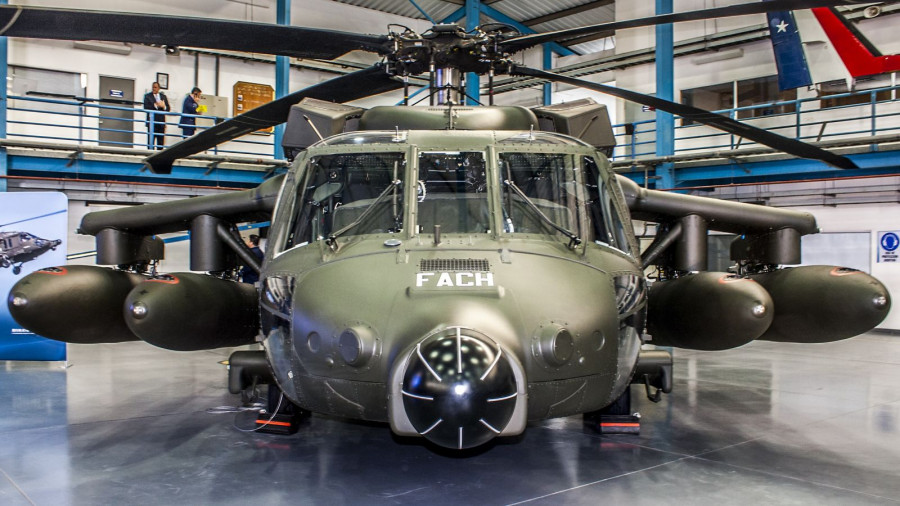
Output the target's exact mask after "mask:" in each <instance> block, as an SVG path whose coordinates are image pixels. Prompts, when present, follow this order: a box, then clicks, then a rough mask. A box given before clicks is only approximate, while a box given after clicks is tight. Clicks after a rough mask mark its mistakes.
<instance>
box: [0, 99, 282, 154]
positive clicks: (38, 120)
mask: <svg viewBox="0 0 900 506" xmlns="http://www.w3.org/2000/svg"><path fill="white" fill-rule="evenodd" d="M132 104H134V105H132ZM7 111H8V112H7V120H6V121H7V137H8V138H10V139H13V138H16V139H36V140H53V141H57V142H59V141H62V142H71V143H73V144H78V145H94V146H116V147H124V148H138V149H141V148H143V149H153V147H154V146H153V138H152V136H153V135H154V134H153V133H152V132H150V130H151V127H150V115H151V114H153V115H163V114H164V117H165V122H164V124H165V126H166V129H165V133H164V134H163V135H164V139H165V145H166V146H169V145H171V144H174V143H176V142H178V141H180V140H182V139H185V138H187V137H188V136H187V135H184V134H183V133H182V130H181V125H180V123H181V119H182V118H195V122H196V123H197V125H195V126H194V128H195V133H196V132H200V131H202V130H205V129H207V128H210V127H211V126H213V125H214V124H216V123H219V122H221V121H223V120H224V119H227V118H217V117H214V116H207V115H196V114H182V113H179V112H175V111H171V112H165V113H159V112H156V111H154V112H150V111H148V110H146V109H144V108H143V107H142V104H140V103H132V102H127V101H118V104H117V105H111V104H109V103H104V102H102V101H99V100H96V99H89V98H81V97H76V98H71V99H69V98H66V99H59V98H43V97H35V96H13V95H11V96H9V106H8V108H7ZM111 123H112V124H111ZM189 126H190V125H189ZM273 137H274V136H272V135H270V134H267V133H266V134H262V135H260V136H256V135H253V136H245V137H243V138H241V139H236V140H233V141H230V142H227V143H225V144H222V145H220V146H217V147H215V148H213V149H211V150H210V151H209V153H212V154H239V155H252V156H257V157H258V156H263V157H270V158H272V157H274V152H275V151H274V148H273Z"/></svg>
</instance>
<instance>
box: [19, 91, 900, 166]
mask: <svg viewBox="0 0 900 506" xmlns="http://www.w3.org/2000/svg"><path fill="white" fill-rule="evenodd" d="M898 90H900V86H895V87H886V88H877V89H872V90H865V91H859V92H852V93H842V94H839V95H828V96H825V97H811V98H803V99H798V100H791V101H784V102H771V103H766V104H757V105H752V106H747V107H738V108H735V109H723V110H720V111H715V112H717V113H719V114H723V115H725V116H728V117H730V118H732V119H738V120H740V121H743V122H746V123H748V124H750V125H753V126H756V127H760V128H764V129H766V130H769V131H772V132H775V133H779V134H781V135H784V136H786V137H791V138H794V139H798V140H802V141H820V140H826V139H835V138H853V137H856V138H859V137H865V136H875V135H880V134H886V133H900V100H897V94H898ZM879 94H882V99H880V100H879ZM884 94H887V95H888V96H889V97H890V98H888V99H884V97H883V95H884ZM848 97H854V98H856V99H859V97H865V99H866V100H865V101H864V102H863V103H854V104H850V105H840V106H836V107H827V108H823V107H821V104H822V101H823V100H828V101H833V100H840V99H845V98H848ZM9 100H10V104H9V107H8V114H7V132H8V133H7V137H8V138H18V139H35V140H52V141H57V142H59V141H62V142H67V143H68V142H71V143H73V144H79V145H95V146H96V145H103V146H118V147H127V148H139V149H140V148H142V149H153V139H152V137H151V136H152V134H151V133H150V132H149V131H148V130H149V128H148V127H149V124H150V123H149V115H150V114H159V113H158V112H150V111H147V110H145V109H143V107H141V105H142V104H139V103H132V102H124V101H123V102H124V104H122V102H120V104H121V105H111V104H109V103H108V102H109V101H106V103H104V101H101V100H97V99H89V98H81V97H73V98H44V97H36V96H10V97H9ZM780 110H781V111H783V110H792V111H793V112H780V113H776V112H775V111H780ZM757 111H761V114H757ZM747 115H750V116H753V117H749V118H743V116H747ZM123 116H124V117H123ZM165 117H166V121H165V124H166V131H165V134H164V135H165V140H166V142H165V144H166V145H171V144H173V143H175V142H177V141H179V140H181V139H184V138H185V137H186V136H185V135H183V134H182V133H181V130H180V128H179V123H180V121H181V118H182V117H193V118H196V120H197V123H198V124H197V125H196V127H195V128H196V131H197V132H199V131H202V130H204V129H206V128H209V127H210V126H212V125H213V124H215V123H217V122H220V121H222V120H223V119H225V118H216V117H213V116H207V115H190V114H181V113H178V112H174V111H173V112H167V113H165ZM110 122H119V123H117V124H113V125H110V124H109V123H110ZM613 128H614V131H615V133H616V140H617V146H616V148H615V150H614V151H613V156H612V159H613V160H614V161H621V160H634V159H640V158H652V157H654V156H655V143H656V122H655V121H654V120H646V121H638V122H635V123H631V124H628V125H627V128H628V129H629V130H632V133H629V134H626V125H625V124H618V125H614V126H613ZM117 136H118V137H119V138H118V139H117V138H116V137H117ZM273 137H274V136H272V135H269V134H264V135H261V136H255V135H254V136H245V137H243V138H241V139H237V140H233V141H230V142H227V143H224V144H222V145H220V146H218V147H216V148H213V149H211V150H210V151H209V153H212V154H235V155H251V156H254V157H263V158H274V152H275V150H274V147H273ZM753 144H754V143H753V142H750V141H745V140H743V139H741V138H740V137H737V136H735V135H732V134H728V133H724V132H722V131H720V130H716V129H714V128H712V127H707V126H705V125H699V124H689V125H685V124H681V125H678V126H676V128H675V153H676V154H685V153H699V152H703V151H722V150H731V149H737V148H739V147H747V146H750V145H753Z"/></svg>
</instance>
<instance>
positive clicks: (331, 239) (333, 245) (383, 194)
mask: <svg viewBox="0 0 900 506" xmlns="http://www.w3.org/2000/svg"><path fill="white" fill-rule="evenodd" d="M400 183H401V181H400V180H399V179H395V180H393V181H391V184H389V185H387V188H385V189H384V191H383V192H381V195H379V196H377V197H375V200H373V201H372V203H371V204H369V205H368V206H367V207H366V209H365V210H364V211H363V212H362V213H361V214H360V215H359V216H358V217H357V218H356V219H355V220H353V221H352V222H350V223H348V224H347V226H345V227H344V228H342V229H340V230H338V231H336V232H332V233H331V234H330V235H329V236H328V239H326V240H325V244H327V245H328V247H329V248H331V250H332V251H334V250H336V249H337V246H336V244H337V242H336V241H337V238H338V236H340V235H341V234H343V233H344V232H346V231H348V230H350V229H351V228H353V227H355V226H357V225H359V224H360V223H362V222H363V220H365V219H366V218H368V217H369V215H370V214H372V211H373V210H374V209H375V206H377V205H378V204H380V203H381V202H382V201H384V200H385V198H387V196H388V195H390V194H391V193H392V192H393V190H394V189H395V188H397V187H398V186H400Z"/></svg>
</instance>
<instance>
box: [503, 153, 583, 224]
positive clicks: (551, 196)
mask: <svg viewBox="0 0 900 506" xmlns="http://www.w3.org/2000/svg"><path fill="white" fill-rule="evenodd" d="M499 161H500V166H499V169H500V181H501V188H502V190H501V195H502V203H501V207H502V209H503V223H504V229H505V230H504V231H505V232H507V233H528V234H548V235H555V234H559V233H560V231H559V229H560V228H561V229H564V230H568V231H571V232H572V233H573V234H578V233H579V225H580V224H579V218H580V217H581V216H582V214H581V213H580V212H579V198H580V197H579V193H580V191H579V189H578V186H579V185H580V184H581V182H580V181H579V180H578V178H577V177H576V173H577V172H578V171H579V170H580V167H579V166H578V164H577V160H576V155H573V154H565V153H532V152H507V153H500V154H499ZM536 211H539V212H540V213H541V214H543V217H542V216H541V215H540V214H538V213H537V212H536ZM544 217H546V218H547V219H544ZM548 220H549V221H551V222H553V224H555V225H556V227H554V226H553V225H551V224H550V223H548ZM557 227H558V228H557Z"/></svg>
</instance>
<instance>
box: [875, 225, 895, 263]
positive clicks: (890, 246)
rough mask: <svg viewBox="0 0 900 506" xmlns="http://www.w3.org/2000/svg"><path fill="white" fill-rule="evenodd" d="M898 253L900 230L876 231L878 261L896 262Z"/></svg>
mask: <svg viewBox="0 0 900 506" xmlns="http://www.w3.org/2000/svg"><path fill="white" fill-rule="evenodd" d="M898 255H900V230H894V231H891V232H878V262H879V263H881V262H897V257H898Z"/></svg>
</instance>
